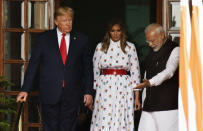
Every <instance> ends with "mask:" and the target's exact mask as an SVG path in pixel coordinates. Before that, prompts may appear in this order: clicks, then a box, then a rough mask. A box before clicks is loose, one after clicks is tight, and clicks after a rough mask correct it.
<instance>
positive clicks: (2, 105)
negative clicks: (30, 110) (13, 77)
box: [0, 76, 17, 131]
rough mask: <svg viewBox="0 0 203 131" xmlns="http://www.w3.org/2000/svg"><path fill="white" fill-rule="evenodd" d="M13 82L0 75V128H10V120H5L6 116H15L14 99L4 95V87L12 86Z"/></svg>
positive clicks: (2, 130)
mask: <svg viewBox="0 0 203 131" xmlns="http://www.w3.org/2000/svg"><path fill="white" fill-rule="evenodd" d="M12 85H13V84H12V83H10V82H9V81H8V80H6V79H5V78H4V77H3V76H0V130H1V131H9V130H10V129H11V122H10V121H8V120H7V117H8V116H9V115H10V116H13V115H14V116H16V107H17V104H16V100H15V99H14V98H11V97H10V96H6V95H5V92H4V90H5V88H6V87H8V86H12Z"/></svg>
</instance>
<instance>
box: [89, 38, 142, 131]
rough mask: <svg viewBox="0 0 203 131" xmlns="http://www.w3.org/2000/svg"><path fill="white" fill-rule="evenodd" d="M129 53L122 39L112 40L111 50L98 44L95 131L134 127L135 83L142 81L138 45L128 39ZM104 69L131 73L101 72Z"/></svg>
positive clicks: (132, 128) (95, 55)
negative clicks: (123, 46) (121, 41)
mask: <svg viewBox="0 0 203 131" xmlns="http://www.w3.org/2000/svg"><path fill="white" fill-rule="evenodd" d="M127 44H128V46H126V49H125V50H126V54H125V53H123V51H122V50H121V48H120V41H119V42H113V41H112V40H111V42H110V46H109V49H108V52H107V53H106V54H105V53H104V52H102V51H101V46H102V44H101V43H99V44H98V45H97V47H96V50H95V54H94V57H93V64H94V89H95V90H96V97H95V103H94V110H93V115H92V121H91V131H134V93H133V87H135V86H136V85H137V84H139V83H140V70H139V62H138V57H137V52H136V48H135V46H134V45H133V44H132V43H129V42H127ZM101 69H125V70H127V71H129V72H130V75H100V70H101Z"/></svg>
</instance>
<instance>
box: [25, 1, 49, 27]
mask: <svg viewBox="0 0 203 131" xmlns="http://www.w3.org/2000/svg"><path fill="white" fill-rule="evenodd" d="M47 9H48V2H41V1H40V2H36V1H32V2H29V3H28V27H29V28H35V29H48V28H49V26H48V20H49V19H48V18H49V17H48V15H49V14H48V10H47Z"/></svg>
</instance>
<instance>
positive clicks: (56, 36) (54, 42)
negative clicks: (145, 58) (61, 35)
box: [51, 29, 64, 65]
mask: <svg viewBox="0 0 203 131" xmlns="http://www.w3.org/2000/svg"><path fill="white" fill-rule="evenodd" d="M51 38H53V44H54V48H55V51H56V55H57V59H58V62H59V63H60V64H61V65H64V64H63V61H62V57H61V52H60V48H59V43H58V35H57V31H56V29H55V31H54V35H53V37H51Z"/></svg>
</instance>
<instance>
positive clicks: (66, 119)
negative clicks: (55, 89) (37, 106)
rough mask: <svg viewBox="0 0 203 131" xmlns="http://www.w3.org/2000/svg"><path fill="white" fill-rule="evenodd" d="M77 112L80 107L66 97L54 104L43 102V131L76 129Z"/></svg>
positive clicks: (73, 130)
mask: <svg viewBox="0 0 203 131" xmlns="http://www.w3.org/2000/svg"><path fill="white" fill-rule="evenodd" d="M69 97H70V96H69ZM77 114H78V108H77V107H73V106H72V104H71V102H67V101H64V99H62V100H61V101H60V102H58V103H57V104H54V105H49V104H42V120H43V121H42V123H43V131H75V130H76V125H77Z"/></svg>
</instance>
